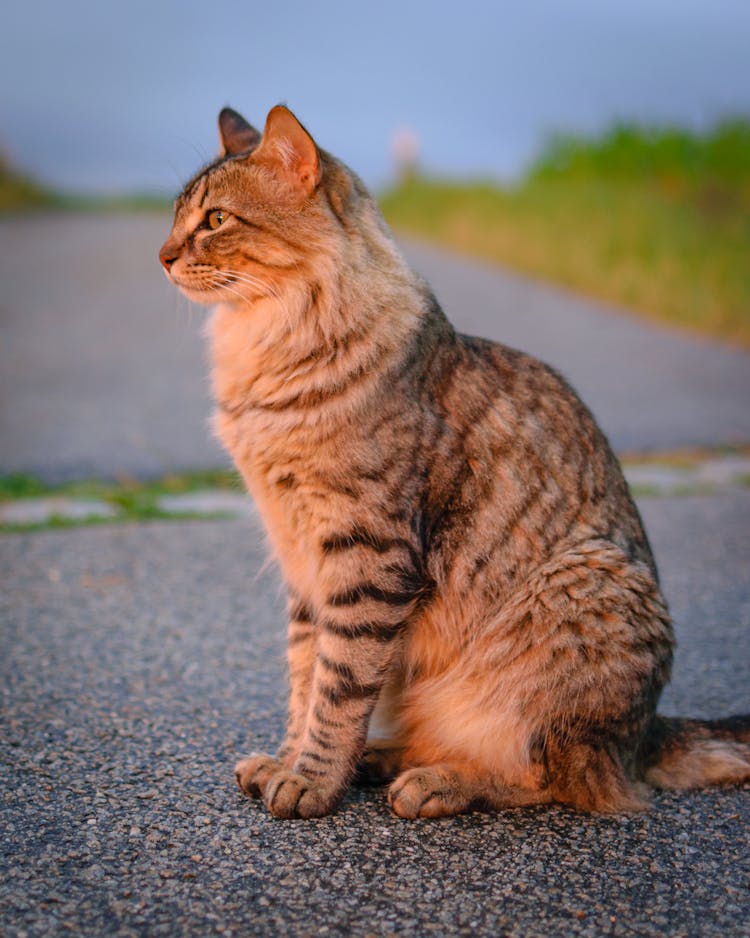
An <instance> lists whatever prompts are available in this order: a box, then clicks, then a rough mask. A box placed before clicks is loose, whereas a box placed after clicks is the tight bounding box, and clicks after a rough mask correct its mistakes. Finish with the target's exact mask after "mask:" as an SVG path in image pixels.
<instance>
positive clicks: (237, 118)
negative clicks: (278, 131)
mask: <svg viewBox="0 0 750 938" xmlns="http://www.w3.org/2000/svg"><path fill="white" fill-rule="evenodd" d="M259 143H260V132H259V131H257V130H256V129H255V127H253V126H252V124H248V122H247V121H246V120H245V118H244V117H243V116H242V115H241V114H238V113H237V111H233V110H232V108H231V107H225V108H224V109H223V110H222V112H221V114H219V144H220V146H221V151H220V153H219V156H234V155H235V154H237V153H246V152H247V151H248V150H254V149H255V147H257V146H258V144H259Z"/></svg>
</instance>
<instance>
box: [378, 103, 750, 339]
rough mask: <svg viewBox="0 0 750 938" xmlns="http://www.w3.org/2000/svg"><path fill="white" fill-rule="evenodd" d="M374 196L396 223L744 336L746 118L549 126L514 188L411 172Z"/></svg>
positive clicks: (747, 332) (692, 323) (749, 252)
mask: <svg viewBox="0 0 750 938" xmlns="http://www.w3.org/2000/svg"><path fill="white" fill-rule="evenodd" d="M381 204H382V208H383V212H384V214H385V216H386V218H387V219H388V221H389V222H390V224H391V225H393V227H394V228H395V229H396V230H397V231H399V232H402V233H404V234H411V235H416V236H419V237H421V238H424V239H426V240H429V241H432V242H435V243H438V244H442V245H445V246H447V247H450V248H453V249H455V250H458V251H461V252H464V253H467V254H472V255H475V256H478V257H482V258H485V259H487V260H490V261H496V262H498V263H501V264H504V265H506V266H508V267H512V268H515V269H516V270H519V271H522V272H524V273H527V274H530V275H532V276H537V277H540V278H543V279H547V280H551V281H554V282H556V283H559V284H562V285H564V286H567V287H571V288H573V289H575V290H579V291H581V292H583V293H586V294H588V295H590V296H593V297H596V298H598V299H601V300H605V301H609V302H612V303H615V304H618V305H622V306H625V307H629V308H631V309H633V310H637V311H640V312H642V313H644V314H646V315H649V316H652V317H654V318H657V319H660V320H663V321H665V322H669V323H674V324H678V325H680V326H684V327H686V328H689V329H692V330H695V331H699V332H703V333H706V334H710V335H714V336H718V337H721V338H724V339H728V340H730V341H734V342H738V343H741V344H743V345H747V346H750V120H732V121H726V122H724V123H722V124H720V125H719V126H717V127H715V128H714V129H713V130H711V131H709V132H706V133H704V134H699V133H694V132H691V131H687V130H684V129H678V128H664V129H657V128H643V127H637V126H632V125H621V126H617V127H614V128H613V129H611V130H610V131H608V132H607V133H606V134H604V135H603V136H601V137H600V138H599V139H592V140H587V139H582V138H578V137H569V136H567V137H566V136H558V137H555V138H553V139H551V140H550V141H549V143H548V144H547V145H546V146H545V147H544V148H543V150H542V152H541V153H540V155H539V157H538V158H537V160H536V161H535V162H534V164H533V165H532V166H531V167H530V169H529V171H528V172H527V173H526V175H525V177H524V178H523V180H522V181H521V182H520V183H519V184H518V185H517V186H514V187H512V188H503V187H500V186H498V185H497V184H494V183H486V182H473V183H454V182H446V181H441V180H436V179H428V178H420V177H419V176H416V177H415V178H413V179H410V180H408V181H405V182H404V183H403V184H401V185H400V186H398V187H396V188H394V189H392V190H390V191H389V192H386V193H385V194H384V196H383V198H382V200H381Z"/></svg>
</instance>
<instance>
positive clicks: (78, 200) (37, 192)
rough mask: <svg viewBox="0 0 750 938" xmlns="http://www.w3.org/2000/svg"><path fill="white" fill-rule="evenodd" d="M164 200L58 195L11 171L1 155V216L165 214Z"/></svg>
mask: <svg viewBox="0 0 750 938" xmlns="http://www.w3.org/2000/svg"><path fill="white" fill-rule="evenodd" d="M170 206H171V199H169V198H168V197H167V196H162V195H158V194H157V195H154V194H150V193H138V192H136V193H131V194H125V195H81V194H77V193H69V192H58V191H56V190H54V189H51V188H49V187H48V186H44V185H42V184H41V183H39V182H38V181H36V180H35V179H33V178H32V177H31V176H29V175H27V174H25V173H23V172H20V171H19V170H17V169H15V168H14V167H12V166H11V165H10V164H9V163H8V162H7V160H6V159H5V158H4V157H3V156H2V154H0V215H3V214H9V215H12V214H18V213H19V212H26V211H38V210H48V211H49V210H54V211H78V212H143V211H166V210H168V209H169V208H170Z"/></svg>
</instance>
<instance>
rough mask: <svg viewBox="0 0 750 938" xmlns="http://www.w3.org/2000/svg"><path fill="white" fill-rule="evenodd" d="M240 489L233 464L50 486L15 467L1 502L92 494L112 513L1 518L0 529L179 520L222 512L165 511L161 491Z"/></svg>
mask: <svg viewBox="0 0 750 938" xmlns="http://www.w3.org/2000/svg"><path fill="white" fill-rule="evenodd" d="M205 490H208V491H216V490H221V491H230V492H240V493H241V492H244V491H245V489H244V486H243V483H242V480H241V479H240V476H239V474H238V473H237V472H236V471H235V470H233V469H205V470H197V471H194V472H183V473H171V474H170V475H166V476H163V477H161V478H156V479H134V478H130V477H123V478H120V479H116V480H111V481H106V480H102V479H84V480H82V481H76V482H64V483H62V484H60V485H48V484H47V483H45V482H43V481H42V480H41V479H40V478H38V476H35V475H32V474H30V473H25V472H15V473H11V474H10V475H6V476H0V504H2V503H3V502H13V501H18V500H22V499H28V498H40V497H44V496H63V497H67V498H70V499H73V500H75V499H94V500H97V501H101V502H104V503H105V504H106V505H109V506H111V507H112V508H114V509H115V511H116V515H114V516H112V517H110V516H106V517H102V516H99V515H96V514H93V515H92V516H90V517H84V518H65V517H59V516H53V517H52V518H51V519H49V520H47V521H42V522H38V523H37V522H31V523H19V524H16V523H5V522H2V521H0V533H3V532H11V531H32V530H41V529H44V528H50V527H52V528H70V527H80V526H81V525H89V524H113V523H120V522H123V521H155V520H181V519H193V518H203V519H205V518H209V519H210V518H219V517H224V514H223V513H222V512H213V513H204V512H201V513H196V512H192V511H165V510H164V509H163V508H161V507H160V505H159V498H160V496H162V495H182V494H186V493H188V492H198V491H205Z"/></svg>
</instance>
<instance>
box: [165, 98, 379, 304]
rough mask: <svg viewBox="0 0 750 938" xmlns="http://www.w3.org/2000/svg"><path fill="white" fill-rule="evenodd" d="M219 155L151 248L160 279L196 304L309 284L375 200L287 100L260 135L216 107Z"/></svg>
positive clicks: (354, 235) (276, 293) (352, 235)
mask: <svg viewBox="0 0 750 938" xmlns="http://www.w3.org/2000/svg"><path fill="white" fill-rule="evenodd" d="M219 139H220V143H221V151H220V155H219V157H218V158H217V159H216V160H214V161H213V162H212V163H210V164H209V165H208V166H206V167H205V168H204V169H203V170H201V172H199V173H198V174H197V175H196V176H195V177H194V178H193V179H192V180H191V181H190V182H189V183H188V184H187V185H186V186H185V188H184V190H183V191H182V193H181V194H180V196H179V197H178V199H177V201H176V203H175V220H174V225H173V227H172V231H171V233H170V235H169V237H168V238H167V240H166V241H165V242H164V245H163V246H162V248H161V251H160V252H159V259H160V261H161V263H162V266H163V267H164V270H165V272H166V274H167V276H168V277H169V279H170V280H171V281H172V282H173V283H175V284H176V285H177V286H178V287H179V288H180V289H181V290H182V291H183V293H185V294H186V295H187V296H188V297H189V298H190V299H192V300H195V301H197V302H199V303H207V304H216V303H224V304H231V303H236V304H239V305H249V304H252V303H253V302H254V301H257V300H258V299H260V298H261V297H278V298H281V297H282V295H284V296H287V295H289V294H290V292H292V293H295V292H296V293H297V294H299V293H300V292H304V291H305V290H311V289H316V288H317V287H316V286H315V283H316V279H318V280H319V273H316V271H320V268H321V264H325V260H326V258H332V257H333V256H335V255H336V254H337V252H338V253H340V252H341V251H342V250H345V248H346V245H347V243H351V242H352V241H353V240H354V241H356V240H357V239H359V238H361V234H362V230H363V226H362V224H361V222H362V218H363V216H364V215H366V214H370V215H371V214H372V213H373V211H374V212H375V214H377V212H376V210H374V205H373V203H372V200H371V199H370V197H369V195H368V194H367V192H366V190H365V189H364V187H363V186H362V185H361V183H360V182H359V180H358V179H357V178H356V176H354V174H353V173H351V172H350V171H348V170H347V169H346V167H344V166H343V165H342V164H341V163H339V162H338V161H337V160H335V159H334V158H333V157H331V156H329V155H328V154H327V153H325V152H324V151H323V150H320V149H319V148H318V147H317V146H316V144H315V142H314V140H313V139H312V137H311V136H310V134H309V133H308V132H307V131H306V130H305V128H304V127H303V126H302V124H300V122H299V121H298V120H297V119H296V118H295V116H294V115H293V114H292V113H291V111H289V110H288V109H287V108H285V107H282V106H277V107H274V108H273V109H272V110H271V111H270V113H269V114H268V117H267V120H266V125H265V129H264V131H263V133H262V134H260V133H259V132H258V131H257V130H256V129H255V128H254V127H252V126H251V125H250V124H248V123H247V121H246V120H245V119H244V118H243V117H241V116H240V115H239V114H237V113H236V112H235V111H233V110H231V109H229V108H225V109H224V110H223V111H222V112H221V114H220V115H219Z"/></svg>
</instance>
